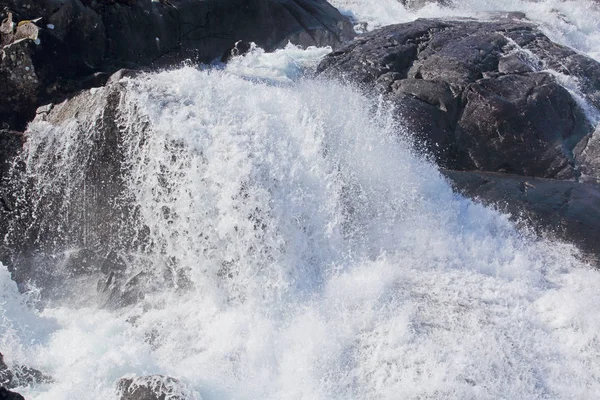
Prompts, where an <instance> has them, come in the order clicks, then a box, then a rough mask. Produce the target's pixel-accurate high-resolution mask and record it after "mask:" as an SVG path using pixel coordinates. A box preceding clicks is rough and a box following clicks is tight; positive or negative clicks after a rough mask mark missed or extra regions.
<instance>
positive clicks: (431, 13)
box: [330, 0, 600, 60]
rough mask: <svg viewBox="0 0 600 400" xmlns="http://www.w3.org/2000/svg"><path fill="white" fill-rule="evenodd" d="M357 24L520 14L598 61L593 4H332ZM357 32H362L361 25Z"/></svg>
mask: <svg viewBox="0 0 600 400" xmlns="http://www.w3.org/2000/svg"><path fill="white" fill-rule="evenodd" d="M330 3H331V4H332V5H334V6H335V7H337V8H339V9H340V11H342V12H343V13H345V14H346V15H349V16H351V17H352V18H353V19H354V20H355V21H356V22H358V23H362V24H365V23H366V29H368V30H372V29H376V28H379V27H381V26H385V25H390V24H395V23H402V22H409V21H414V20H415V19H417V18H450V19H452V18H464V17H467V18H477V19H483V20H486V19H487V20H490V19H494V18H497V17H498V13H507V12H522V13H524V14H525V16H526V18H527V19H528V20H530V21H532V22H534V23H536V24H537V25H538V26H539V27H540V29H541V30H542V31H543V32H544V33H545V34H546V35H547V36H548V37H549V38H550V39H551V40H553V41H555V42H557V43H560V44H563V45H566V46H569V47H572V48H574V49H576V50H579V51H581V52H583V53H586V54H587V55H589V56H590V57H592V58H595V59H596V60H600V5H599V4H598V3H597V2H595V1H593V0H567V1H564V0H544V1H528V0H485V1H482V0H460V1H458V0H457V1H452V2H451V3H452V5H451V6H442V5H440V4H438V3H437V2H435V1H432V2H430V3H428V2H426V1H425V2H423V3H424V4H425V5H424V7H422V8H419V9H412V8H407V7H405V6H404V5H403V4H402V3H401V2H400V1H399V0H331V1H330ZM359 29H364V25H363V26H362V27H361V25H359Z"/></svg>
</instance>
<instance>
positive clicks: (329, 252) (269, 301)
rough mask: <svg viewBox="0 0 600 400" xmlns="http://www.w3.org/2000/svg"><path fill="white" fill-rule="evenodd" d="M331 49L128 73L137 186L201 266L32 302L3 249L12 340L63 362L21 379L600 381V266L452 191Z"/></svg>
mask: <svg viewBox="0 0 600 400" xmlns="http://www.w3.org/2000/svg"><path fill="white" fill-rule="evenodd" d="M335 3H337V2H334V4H335ZM336 5H337V4H336ZM357 12H358V11H356V12H355V13H357ZM386 22H387V21H383V22H382V23H386ZM590 40H591V39H590ZM327 51H328V50H327V49H309V50H307V51H301V50H299V49H297V48H295V47H293V46H289V47H288V48H286V49H285V50H281V51H278V52H276V53H274V54H264V53H263V52H262V51H261V50H260V49H256V50H254V51H253V52H252V53H251V54H250V55H248V56H246V57H243V58H238V59H235V60H234V61H233V62H232V63H231V64H230V65H228V66H227V67H225V68H214V69H208V70H200V69H197V68H192V67H187V68H182V69H179V70H175V71H168V72H161V73H155V74H146V75H142V76H140V77H138V78H135V79H125V80H124V82H125V83H126V85H127V91H126V95H125V96H123V98H122V99H121V107H120V109H121V125H122V126H123V131H122V133H123V135H124V143H125V147H124V149H123V150H124V151H125V154H126V155H127V160H129V168H128V169H127V171H126V175H125V176H126V178H127V190H128V191H129V192H130V193H131V194H132V196H133V198H135V202H136V203H137V205H138V206H139V209H140V215H141V218H142V221H143V222H144V223H145V224H146V225H147V226H148V227H149V231H150V235H151V236H152V239H153V241H154V242H155V243H159V244H160V246H157V247H158V248H159V249H158V250H156V254H155V255H154V256H155V257H156V259H157V260H159V259H161V257H162V259H163V261H164V259H165V258H169V259H176V260H177V265H178V268H181V269H182V270H185V271H186V273H188V274H189V276H190V279H191V282H192V287H191V289H186V290H178V289H177V288H174V289H165V290H164V291H157V292H153V293H149V294H148V295H147V297H146V299H145V300H143V301H142V302H141V303H139V304H137V305H135V306H131V307H128V308H125V309H120V310H116V311H109V310H106V309H100V308H98V307H94V306H93V305H91V306H89V305H86V306H78V305H77V304H73V303H72V302H71V303H66V304H61V303H60V302H57V303H55V304H51V305H49V306H47V307H45V308H44V309H43V310H36V308H35V304H36V300H37V299H36V293H35V291H32V292H29V293H26V294H19V293H18V291H17V288H16V285H15V284H14V283H13V282H12V281H11V280H10V275H9V273H8V271H7V270H6V268H4V267H3V266H1V265H0V350H2V351H3V353H5V356H6V360H7V362H8V363H9V364H10V363H11V362H13V361H18V362H19V363H22V364H26V365H30V366H34V367H36V368H39V369H41V370H42V371H44V372H45V373H47V374H49V375H52V376H53V377H54V378H55V382H54V383H52V384H42V385H38V386H33V387H23V388H17V389H16V390H17V391H19V392H20V393H22V394H23V395H24V396H25V397H26V398H27V399H36V400H41V399H44V400H59V399H60V400H62V399H89V400H94V399H97V400H100V399H102V400H106V399H113V398H116V394H115V381H116V380H117V379H118V378H120V377H122V376H124V375H127V374H137V375H145V374H156V373H158V374H164V375H168V376H172V377H175V378H177V379H180V380H181V381H182V382H183V383H184V384H185V385H187V387H188V388H189V395H190V396H191V397H192V398H195V399H204V400H221V399H241V400H246V399H248V400H249V399H566V398H574V399H593V398H600V313H598V312H597V305H598V304H600V273H598V272H597V271H596V270H594V269H592V268H591V267H590V266H589V265H587V264H585V263H584V262H582V261H580V257H579V254H578V252H577V250H576V249H575V248H574V247H573V246H571V245H569V244H565V243H560V242H555V241H551V240H544V239H538V238H535V237H534V236H533V235H531V234H529V233H528V232H527V230H517V229H516V228H515V227H514V225H513V224H512V223H511V222H509V221H508V217H507V216H505V215H502V214H500V213H498V212H496V211H494V210H491V209H489V208H485V207H483V206H481V205H478V204H476V203H474V202H472V201H470V200H467V199H464V198H462V197H461V196H459V195H457V194H455V193H453V192H452V190H451V188H450V187H449V185H448V183H447V182H446V181H445V180H444V178H443V177H442V176H441V175H440V173H439V172H438V170H437V169H436V167H435V166H434V165H432V164H431V163H429V162H428V161H427V160H426V159H424V158H423V157H422V156H419V155H418V154H415V152H414V151H413V150H412V146H411V143H410V141H409V140H408V139H407V138H406V137H405V136H404V135H403V134H402V132H403V130H402V126H401V123H400V122H398V121H395V120H394V119H393V118H392V114H393V113H392V111H391V110H390V109H389V108H388V107H387V105H386V104H382V103H379V102H378V99H368V98H365V97H364V96H363V95H361V94H360V93H359V91H357V90H355V89H353V88H352V87H347V86H343V85H341V84H339V83H334V82H325V81H320V80H314V79H311V78H309V77H307V76H304V71H306V70H307V69H308V70H310V68H311V67H314V66H315V65H316V63H317V62H318V60H319V59H320V58H321V57H322V56H323V55H324V54H326V53H327ZM590 51H591V50H590ZM140 121H143V122H144V124H146V123H147V125H146V126H149V127H150V132H151V134H150V135H148V132H145V133H144V135H145V136H144V138H143V139H144V140H142V137H141V135H142V132H141V130H140V129H139V127H140V123H139V122H140ZM43 128H44V127H32V129H43ZM399 132H400V134H399ZM60 133H61V131H60V129H54V130H48V134H55V135H56V138H55V139H56V140H58V141H60V140H63V141H70V142H69V143H64V144H65V145H64V146H62V147H61V148H64V149H66V150H65V151H74V148H76V146H81V145H84V143H83V144H82V143H81V141H78V140H77V139H78V138H77V137H70V136H68V135H62V136H61V135H60ZM407 136H408V135H407ZM159 176H160V181H161V183H159V182H158V180H159ZM165 182H166V183H165ZM165 209H168V213H165ZM224 266H225V267H226V270H225V271H224V270H223V268H224Z"/></svg>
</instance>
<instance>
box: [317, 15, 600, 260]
mask: <svg viewBox="0 0 600 400" xmlns="http://www.w3.org/2000/svg"><path fill="white" fill-rule="evenodd" d="M498 18H500V19H499V20H497V21H496V22H481V21H473V20H461V21H442V20H417V21H415V22H411V23H407V24H399V25H392V26H387V27H385V28H382V29H380V30H377V31H373V32H371V33H367V34H365V35H362V36H359V37H358V38H356V39H355V40H354V41H353V42H352V43H350V44H348V45H347V46H345V47H343V48H341V49H339V50H338V51H335V52H333V53H331V54H330V55H329V56H327V57H326V58H325V59H324V60H323V61H322V62H321V64H320V65H319V68H318V72H319V73H320V74H321V75H322V76H324V77H327V78H334V79H341V80H344V81H349V82H351V83H353V84H358V85H359V86H360V87H361V88H362V89H363V90H364V91H366V92H367V93H370V94H376V95H377V94H383V96H384V98H385V99H386V100H387V101H389V102H391V103H392V104H393V106H394V107H395V109H396V112H397V115H398V116H399V117H400V119H401V120H402V121H403V123H404V124H405V126H406V127H407V132H408V134H410V135H412V137H413V138H414V141H415V143H416V146H417V148H418V149H419V150H422V151H424V152H426V153H428V154H431V155H433V157H434V159H435V160H436V161H437V162H438V164H440V166H441V167H442V168H444V169H445V172H444V173H445V174H446V176H448V178H449V179H450V180H451V181H452V183H453V185H454V187H455V188H456V189H457V190H458V191H459V192H461V193H463V194H464V195H466V196H469V197H472V198H475V199H478V200H479V201H482V202H483V203H485V204H488V205H495V206H497V207H498V208H499V209H500V210H502V211H504V212H507V213H510V214H511V215H513V217H515V219H521V220H525V221H527V222H528V224H530V225H532V226H534V227H535V228H536V229H537V230H538V231H540V232H545V233H549V234H551V235H554V236H556V237H558V238H561V239H564V240H568V241H572V242H573V243H576V244H577V245H578V246H579V247H580V248H581V249H583V250H584V252H586V253H587V254H590V255H591V257H592V258H596V259H597V257H598V255H599V254H600V232H599V231H598V226H600V219H599V218H600V192H599V188H598V186H597V183H598V182H599V181H600V161H598V160H599V159H600V157H599V156H598V154H600V153H599V151H600V134H599V131H598V130H597V129H596V130H595V127H594V124H595V122H594V120H593V119H591V118H589V116H590V115H592V114H594V113H596V112H597V109H598V108H600V64H598V63H597V62H596V61H595V60H592V59H590V58H587V57H585V56H583V55H581V54H579V53H576V52H574V51H572V50H570V49H568V48H566V47H563V46H560V45H558V44H555V43H553V42H551V41H550V40H549V39H548V38H547V37H546V36H545V35H544V34H542V33H541V32H540V31H539V30H538V29H537V28H536V27H535V26H533V25H532V24H530V23H528V22H527V21H526V20H524V16H523V15H519V14H518V13H513V14H506V15H501V16H498ZM461 171H464V172H461ZM540 178H546V179H540ZM578 181H579V182H588V183H578Z"/></svg>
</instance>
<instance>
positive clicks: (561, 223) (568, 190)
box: [444, 170, 600, 265]
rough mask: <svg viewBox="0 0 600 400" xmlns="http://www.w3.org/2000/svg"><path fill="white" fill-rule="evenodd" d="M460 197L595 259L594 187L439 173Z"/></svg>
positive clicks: (597, 215)
mask: <svg viewBox="0 0 600 400" xmlns="http://www.w3.org/2000/svg"><path fill="white" fill-rule="evenodd" d="M444 174H445V175H446V176H447V177H448V178H449V179H450V181H451V182H452V183H453V185H454V186H455V187H456V189H457V190H458V191H459V192H460V193H462V194H463V195H465V196H468V197H471V198H473V199H475V200H477V201H481V202H483V203H484V204H486V205H490V206H493V207H496V208H497V209H498V210H500V211H502V212H504V213H507V214H509V215H511V216H512V217H513V218H514V219H515V220H516V221H518V222H519V223H521V224H523V225H525V226H529V227H533V228H535V229H538V231H539V234H541V235H548V236H549V237H554V238H560V239H563V240H567V241H570V242H572V243H575V244H577V245H578V246H579V247H580V248H581V249H582V250H583V251H584V252H585V253H586V254H587V255H588V257H589V259H590V262H592V263H595V264H596V265H598V262H599V260H600V240H598V238H599V237H600V186H599V185H597V184H582V183H577V182H572V181H559V180H555V179H541V178H531V177H523V176H518V175H509V174H499V173H493V172H481V171H448V170H447V171H444Z"/></svg>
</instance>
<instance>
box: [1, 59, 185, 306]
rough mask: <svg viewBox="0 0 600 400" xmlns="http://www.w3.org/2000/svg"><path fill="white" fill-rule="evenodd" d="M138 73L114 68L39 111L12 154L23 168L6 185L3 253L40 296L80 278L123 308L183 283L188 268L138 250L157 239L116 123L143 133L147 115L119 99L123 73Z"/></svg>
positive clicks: (105, 301)
mask: <svg viewBox="0 0 600 400" xmlns="http://www.w3.org/2000/svg"><path fill="white" fill-rule="evenodd" d="M136 73H137V72H135V71H131V70H122V71H119V72H117V73H116V74H114V75H113V76H112V77H111V78H110V79H109V80H108V82H107V84H106V86H105V87H103V88H95V89H91V90H87V91H82V92H81V93H80V94H78V95H76V96H74V97H73V98H72V99H69V100H66V101H64V102H63V103H60V104H56V105H53V106H51V107H44V108H40V109H39V110H38V114H37V117H36V119H35V120H34V121H33V122H32V123H31V124H30V125H29V128H28V131H27V132H26V135H27V137H28V141H27V142H26V144H25V149H24V153H25V154H24V155H23V158H22V159H21V158H17V163H19V164H22V165H21V168H17V169H15V170H13V171H12V172H11V176H10V184H7V185H5V187H4V188H5V191H6V193H7V195H6V196H5V197H6V199H7V200H6V202H7V204H10V207H5V210H4V211H3V213H4V214H3V216H6V218H5V219H3V220H2V221H1V222H0V237H2V238H3V239H4V240H3V243H4V247H2V248H0V260H1V261H2V262H3V263H5V264H6V265H9V266H18V268H11V273H12V276H13V279H14V280H15V281H16V282H17V283H18V284H20V285H24V284H26V283H28V282H30V283H32V284H36V285H37V286H39V287H41V288H43V289H42V290H43V295H44V298H46V299H48V298H53V296H56V297H65V296H66V297H67V298H69V296H70V295H74V296H76V295H77V293H76V291H77V290H78V287H75V286H74V287H71V286H72V285H66V284H65V282H73V281H82V280H85V281H86V282H87V284H89V285H91V286H93V288H96V289H97V292H98V300H99V301H100V303H101V304H102V305H105V306H107V307H120V306H125V305H129V304H133V303H135V302H137V301H138V300H139V299H140V298H142V297H143V295H144V293H148V292H149V291H152V290H155V289H157V288H159V287H162V288H165V287H172V286H173V285H177V287H182V288H183V287H185V286H186V284H187V282H186V281H185V276H184V275H176V276H174V271H175V266H174V265H169V266H166V265H165V267H164V269H157V267H156V266H154V267H152V265H153V261H152V260H148V259H147V258H146V257H143V256H141V254H144V252H145V251H146V250H149V249H151V248H152V246H153V244H152V243H148V241H147V238H146V235H147V233H146V230H145V228H144V225H143V224H141V223H140V222H139V221H138V217H139V216H138V214H137V211H136V209H135V207H134V206H133V204H135V202H134V201H133V200H132V197H131V196H134V194H132V193H129V192H127V190H126V188H125V184H124V180H125V179H126V174H127V171H129V169H128V166H127V165H126V163H127V160H126V156H125V155H124V154H123V152H122V149H123V147H124V143H123V134H124V133H123V128H122V126H121V125H120V122H119V121H122V120H123V118H131V119H135V120H137V121H138V122H139V124H138V125H136V129H139V130H140V131H141V132H144V129H145V128H144V126H145V125H144V124H145V123H144V119H143V116H140V115H139V114H138V113H136V110H130V109H127V106H126V105H124V103H123V98H124V96H126V95H127V83H126V82H127V81H126V80H122V78H125V77H127V76H131V75H135V74H136ZM128 112H130V113H131V114H128ZM40 159H41V160H46V161H45V162H37V160H40ZM49 265H51V266H52V268H50V267H49ZM177 273H178V272H177Z"/></svg>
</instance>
